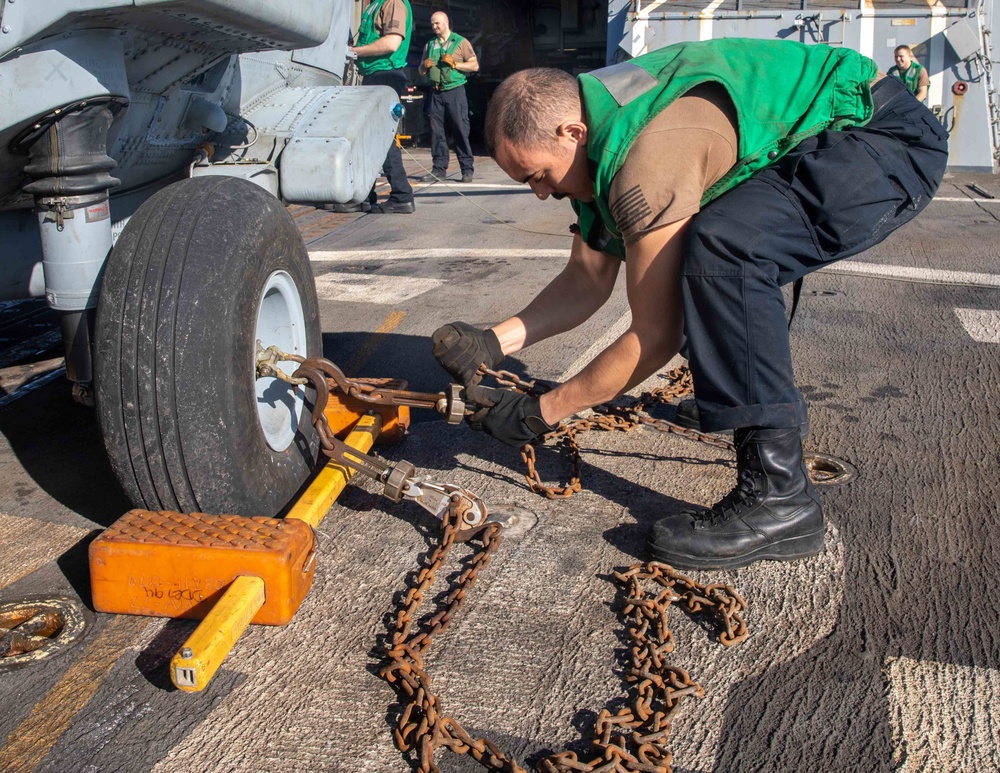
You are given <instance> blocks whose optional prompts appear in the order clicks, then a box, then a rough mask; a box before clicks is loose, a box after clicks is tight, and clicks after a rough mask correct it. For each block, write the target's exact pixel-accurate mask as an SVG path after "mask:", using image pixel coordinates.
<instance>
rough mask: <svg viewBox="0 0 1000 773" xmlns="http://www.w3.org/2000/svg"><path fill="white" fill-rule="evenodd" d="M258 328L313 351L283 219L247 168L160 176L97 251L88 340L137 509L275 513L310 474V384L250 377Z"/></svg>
mask: <svg viewBox="0 0 1000 773" xmlns="http://www.w3.org/2000/svg"><path fill="white" fill-rule="evenodd" d="M258 339H260V340H261V341H262V344H263V346H264V347H267V346H269V345H271V344H276V345H278V346H279V348H280V349H281V350H282V351H285V352H292V353H295V354H300V355H303V356H318V355H321V354H322V338H321V334H320V325H319V304H318V301H317V299H316V288H315V284H314V281H313V274H312V268H311V266H310V263H309V255H308V253H307V251H306V248H305V245H304V244H303V241H302V238H301V236H300V235H299V232H298V230H297V229H296V226H295V223H294V221H293V220H292V218H291V216H290V215H289V214H288V212H287V211H286V210H285V208H284V207H283V206H282V204H281V203H280V202H279V201H278V200H277V199H276V198H274V197H273V196H272V195H271V194H269V193H268V192H266V191H265V190H263V189H261V188H259V187H258V186H256V185H254V184H253V183H251V182H248V181H247V180H243V179H239V178H233V177H222V176H206V177H198V178H193V179H189V180H183V181H181V182H177V183H174V184H172V185H170V186H167V187H166V188H164V189H163V190H162V191H160V192H158V193H157V194H155V195H154V196H152V197H151V198H150V199H149V200H148V201H146V202H145V203H144V204H143V205H142V206H141V207H140V208H139V209H138V210H137V211H136V213H135V214H134V215H133V216H132V218H131V219H130V220H129V222H128V224H127V225H126V227H125V229H124V230H123V232H122V234H121V237H120V238H119V240H118V242H117V244H116V246H115V248H114V250H112V253H111V255H110V257H109V258H108V262H107V266H106V269H105V274H104V278H103V284H102V288H101V295H100V300H99V305H98V313H97V326H96V335H95V344H94V351H95V382H96V400H97V412H98V417H99V422H100V426H101V433H102V436H103V439H104V444H105V447H106V449H107V453H108V457H109V459H110V462H111V466H112V468H113V469H114V471H115V474H116V475H117V477H118V479H119V481H120V482H121V485H122V487H123V488H124V490H125V493H126V494H127V495H128V496H129V498H130V499H131V500H132V502H133V503H134V504H135V506H136V507H142V508H146V509H150V510H177V511H180V512H209V513H237V514H240V515H247V516H252V515H265V516H273V515H275V514H278V513H279V512H280V511H281V510H282V509H283V508H284V507H285V506H286V505H287V504H288V502H289V501H290V499H291V498H292V497H293V496H294V495H295V493H296V491H297V490H298V489H299V488H300V487H301V485H302V484H303V482H304V481H305V480H306V478H307V477H308V476H309V474H310V472H311V471H312V470H313V469H314V466H315V462H316V458H317V456H318V451H319V442H318V438H317V435H316V432H315V430H314V429H313V427H312V423H311V418H310V408H311V405H312V400H313V399H314V397H315V394H314V392H313V391H312V390H311V389H309V390H307V389H306V388H305V387H296V388H295V389H294V390H292V388H291V387H289V386H288V385H287V384H285V383H284V382H281V381H279V380H278V379H275V378H263V379H258V378H256V372H255V343H256V341H257V340H258ZM295 367H296V366H295V364H294V363H293V362H285V363H282V366H281V369H282V370H283V371H284V372H285V373H287V374H288V375H291V373H292V372H293V371H294V369H295Z"/></svg>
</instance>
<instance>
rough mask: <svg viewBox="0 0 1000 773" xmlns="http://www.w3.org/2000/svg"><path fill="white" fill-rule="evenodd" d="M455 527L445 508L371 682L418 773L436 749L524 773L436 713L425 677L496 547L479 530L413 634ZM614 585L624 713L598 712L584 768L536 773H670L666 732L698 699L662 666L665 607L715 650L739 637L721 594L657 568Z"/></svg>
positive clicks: (496, 538)
mask: <svg viewBox="0 0 1000 773" xmlns="http://www.w3.org/2000/svg"><path fill="white" fill-rule="evenodd" d="M460 522H461V518H460V514H459V513H458V511H457V508H451V509H450V511H449V513H448V514H447V516H446V517H445V519H444V523H443V531H442V533H441V539H440V542H439V543H438V545H437V547H435V548H434V550H433V552H432V553H431V554H430V556H429V558H428V559H427V560H426V562H425V564H424V566H423V567H422V568H421V569H420V571H419V572H417V573H416V575H415V577H414V579H413V580H412V581H411V583H410V585H409V587H408V589H407V592H406V595H405V597H404V600H403V602H402V606H401V608H400V610H399V611H398V613H397V615H396V618H395V622H394V624H393V626H392V627H391V629H390V632H389V636H388V639H387V647H386V659H387V661H388V663H387V664H386V665H384V666H383V667H382V668H381V669H380V671H379V675H380V676H381V677H382V678H383V679H385V680H386V681H387V682H388V683H389V684H390V685H392V687H393V688H394V689H395V691H396V693H397V696H398V698H399V702H400V717H399V720H398V722H397V723H396V728H395V729H394V731H393V737H394V739H395V741H396V745H397V747H398V748H399V749H400V751H402V752H404V753H411V754H412V755H413V756H414V758H415V759H414V762H415V764H416V768H417V770H418V771H420V773H440V768H438V766H437V765H436V764H435V762H434V753H435V751H436V750H438V749H442V748H443V749H449V750H451V751H452V752H454V753H456V754H467V755H469V756H471V757H472V758H473V759H474V760H476V762H478V763H479V764H480V765H482V766H483V767H484V768H486V769H488V770H493V771H503V772H505V773H526V769H525V768H523V767H521V766H520V765H519V764H518V763H517V762H516V761H515V760H513V759H512V758H511V757H508V756H507V755H505V754H504V753H503V752H502V751H501V750H500V749H499V748H497V747H496V746H495V745H494V744H493V743H491V742H490V741H489V740H488V739H486V738H475V737H473V736H472V735H471V734H470V733H468V732H467V731H466V730H465V728H464V727H463V726H462V724H461V723H460V722H459V721H458V720H456V719H455V718H454V717H450V716H448V715H447V714H446V713H445V711H444V707H443V705H442V703H441V699H440V697H439V696H438V695H437V694H436V693H435V692H434V689H433V684H432V681H431V677H430V674H429V673H428V672H427V670H426V668H425V667H424V659H425V658H426V656H427V651H428V650H429V649H430V646H431V644H432V643H433V641H434V637H435V636H437V635H438V634H439V633H441V632H442V631H444V630H445V629H446V628H447V627H448V626H449V625H450V624H451V622H452V620H453V619H454V617H455V615H456V614H457V612H458V610H459V608H460V607H461V605H462V604H463V603H464V602H465V600H466V598H467V597H468V591H469V589H470V588H471V587H472V585H473V583H475V581H476V578H477V577H478V575H479V572H480V571H481V570H482V569H483V568H484V567H485V566H486V565H487V564H488V563H489V562H490V559H491V558H492V556H493V553H494V552H495V551H496V549H497V547H498V546H499V545H500V539H501V527H500V525H499V524H496V523H487V524H486V526H485V527H484V528H483V529H482V531H481V532H480V533H479V535H478V537H477V538H478V539H479V540H480V541H481V543H482V548H481V549H480V550H479V551H478V552H476V553H475V554H474V555H473V556H472V558H471V560H470V561H469V562H468V564H467V566H466V568H465V569H464V570H463V571H462V572H461V574H460V575H459V577H458V579H457V580H456V581H455V582H454V584H453V586H452V588H451V589H450V592H449V593H448V595H447V597H446V598H445V599H444V601H443V602H442V603H441V605H440V609H439V611H438V612H437V613H436V614H434V615H433V616H432V617H431V618H430V619H429V620H428V621H427V622H426V624H425V625H424V626H423V629H424V630H420V629H419V628H420V627H419V626H418V625H417V620H418V615H419V610H420V606H421V604H422V602H423V599H424V596H425V595H427V594H428V593H429V592H430V589H431V586H432V585H433V584H434V580H435V578H436V576H437V574H438V573H439V572H440V571H441V569H442V567H443V565H444V563H445V560H446V559H447V558H448V554H449V552H450V551H451V548H452V546H453V545H454V544H455V542H456V536H457V534H458V527H459V524H460ZM614 578H615V580H616V582H617V583H618V586H619V594H620V598H621V601H620V604H619V614H620V615H621V616H622V618H623V620H624V622H625V626H626V628H627V632H628V640H629V651H628V662H627V669H626V672H625V681H626V682H627V683H628V684H629V685H630V686H631V690H630V693H631V701H630V704H629V705H628V706H627V707H626V708H623V709H620V710H619V711H617V712H615V713H612V712H611V711H610V710H609V709H603V710H602V711H601V712H600V714H599V715H598V717H597V719H596V720H595V723H594V727H593V730H592V742H591V750H592V754H593V755H594V756H593V757H592V758H591V759H589V760H588V761H586V762H583V761H581V760H580V758H579V757H578V755H577V753H576V752H568V751H567V752H560V753H558V754H553V755H551V756H549V757H546V758H545V759H543V760H541V761H540V762H539V763H538V765H537V766H536V768H535V770H536V771H538V773H626V772H633V771H634V772H635V773H640V772H641V773H671V770H672V768H671V766H670V765H671V754H670V752H669V751H667V749H666V742H667V736H668V735H669V733H670V727H671V723H672V722H673V720H674V717H675V715H676V713H677V711H678V708H679V706H680V704H681V701H682V700H683V699H685V698H688V697H698V698H701V697H704V690H703V689H702V687H701V685H700V684H699V683H698V682H696V681H694V680H693V679H692V678H691V677H690V676H689V675H688V673H687V672H686V671H684V670H683V669H681V668H677V667H675V666H671V665H669V664H668V663H667V662H666V660H665V656H666V655H667V654H669V653H671V652H673V648H674V644H673V634H672V632H671V631H670V627H669V624H668V618H667V612H668V609H669V607H670V605H671V604H673V603H678V604H680V605H681V607H682V608H683V609H684V610H686V611H687V612H688V613H689V614H692V615H702V616H703V617H706V618H707V620H708V622H710V623H714V628H715V633H716V635H717V636H718V640H719V642H720V643H721V644H723V645H724V646H727V647H729V646H733V645H735V644H739V643H740V642H742V641H743V640H744V639H746V637H747V628H746V624H745V623H744V621H743V612H744V610H745V609H746V602H745V601H744V600H743V597H742V596H740V594H739V593H738V592H737V591H736V590H735V589H734V588H733V587H732V586H730V585H723V584H718V583H716V584H710V585H702V584H700V583H698V582H695V581H694V580H692V579H691V578H689V577H687V576H685V575H683V574H680V573H679V572H676V571H675V570H673V569H672V568H671V567H669V566H667V565H666V564H661V563H657V562H650V563H645V564H635V565H633V566H631V567H629V568H628V569H626V570H625V571H621V572H615V573H614Z"/></svg>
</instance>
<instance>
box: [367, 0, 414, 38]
mask: <svg viewBox="0 0 1000 773" xmlns="http://www.w3.org/2000/svg"><path fill="white" fill-rule="evenodd" d="M375 29H377V30H378V34H379V37H383V38H384V37H385V36H386V35H399V36H400V37H406V4H405V3H404V2H403V0H386V2H385V4H384V5H383V6H382V7H381V8H379V10H378V14H376V16H375Z"/></svg>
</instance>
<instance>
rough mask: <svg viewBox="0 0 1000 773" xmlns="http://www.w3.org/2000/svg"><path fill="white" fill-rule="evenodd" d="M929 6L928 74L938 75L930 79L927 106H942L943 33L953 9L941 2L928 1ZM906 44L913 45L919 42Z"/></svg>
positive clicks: (939, 0)
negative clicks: (949, 13)
mask: <svg viewBox="0 0 1000 773" xmlns="http://www.w3.org/2000/svg"><path fill="white" fill-rule="evenodd" d="M927 5H928V6H930V9H931V36H930V38H929V39H928V41H927V42H928V47H929V48H930V51H929V57H928V59H929V61H928V62H927V64H928V65H930V66H929V67H928V68H927V74H928V75H930V74H931V73H936V74H935V75H934V76H933V77H931V78H929V85H928V88H927V104H928V105H941V104H944V72H943V71H944V35H942V34H941V33H942V32H944V30H945V27H947V26H948V22H949V21H950V19H949V18H948V12H949V11H950V10H951V9H950V8H948V7H947V6H946V5H945V4H944V3H943V2H941V0H927ZM906 42H907V43H909V44H910V45H913V44H914V43H916V42H917V41H906ZM937 73H940V74H937Z"/></svg>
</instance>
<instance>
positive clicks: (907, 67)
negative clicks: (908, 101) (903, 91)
mask: <svg viewBox="0 0 1000 773" xmlns="http://www.w3.org/2000/svg"><path fill="white" fill-rule="evenodd" d="M893 58H895V60H896V64H895V65H894V66H893V67H890V68H889V75H891V76H892V77H893V78H899V79H900V80H901V81H902V82H903V83H904V84H905V85H906V88H908V89H909V90H910V93H911V94H913V96H915V97H916V98H917V99H919V100H920V101H921V102H926V101H927V87H928V86H930V84H931V79H930V76H928V75H927V69H926V68H925V67H924V66H923V65H922V64H920V62H918V61H917V60H916V59H914V58H913V50H912V49H911V48H910V47H909V46H896V50H895V51H893Z"/></svg>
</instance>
